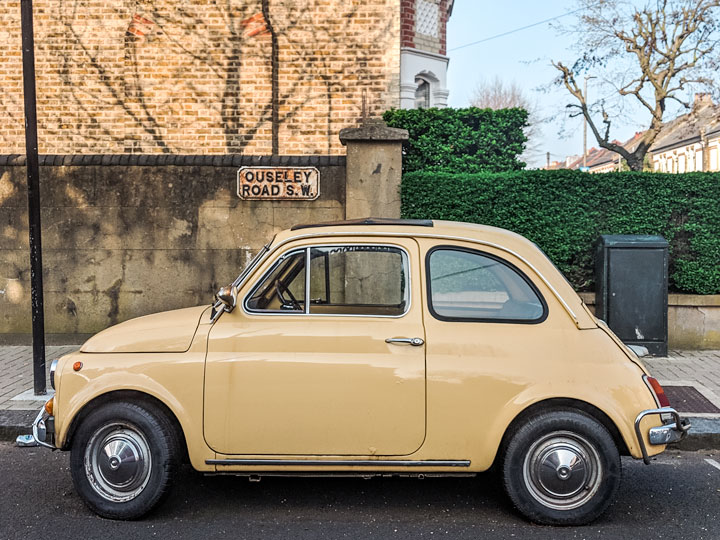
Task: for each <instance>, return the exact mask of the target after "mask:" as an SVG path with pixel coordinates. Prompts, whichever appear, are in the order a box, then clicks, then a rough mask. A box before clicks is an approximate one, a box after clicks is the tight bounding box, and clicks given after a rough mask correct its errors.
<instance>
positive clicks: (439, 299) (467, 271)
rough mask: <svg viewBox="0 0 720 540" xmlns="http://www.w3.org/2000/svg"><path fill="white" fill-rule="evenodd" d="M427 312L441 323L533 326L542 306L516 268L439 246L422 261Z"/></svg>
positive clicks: (481, 255) (541, 317)
mask: <svg viewBox="0 0 720 540" xmlns="http://www.w3.org/2000/svg"><path fill="white" fill-rule="evenodd" d="M427 270H428V293H429V294H428V299H429V306H430V311H431V313H432V314H433V315H434V316H435V317H436V318H438V319H441V320H453V321H456V320H457V321H484V322H519V323H537V322H541V321H543V320H544V319H545V317H546V316H547V305H546V304H545V301H544V299H543V298H542V296H541V295H540V292H539V291H538V290H537V289H536V288H535V286H534V285H533V284H532V282H531V281H530V280H529V279H528V278H527V277H526V276H525V275H523V274H522V273H521V272H520V271H519V270H518V269H517V268H515V267H514V266H512V265H511V264H509V263H507V262H506V261H503V260H501V259H499V258H497V257H494V256H492V255H489V254H487V253H480V252H477V251H474V250H468V249H461V248H451V247H440V248H436V249H433V250H432V251H431V252H430V253H429V254H428V258H427Z"/></svg>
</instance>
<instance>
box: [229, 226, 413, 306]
mask: <svg viewBox="0 0 720 540" xmlns="http://www.w3.org/2000/svg"><path fill="white" fill-rule="evenodd" d="M308 236H326V234H325V235H313V234H311V235H308ZM298 238H300V237H296V238H291V239H288V240H296V239H298ZM286 243H287V240H286V241H283V242H281V243H280V244H278V246H276V248H275V249H274V250H272V252H275V251H276V250H277V249H278V248H280V247H281V246H283V245H285V244H286ZM345 246H366V247H392V248H396V249H398V250H399V251H400V252H401V255H402V259H403V266H404V267H405V269H406V275H407V285H406V287H405V288H406V296H407V302H406V306H405V311H403V312H402V313H401V314H399V315H380V314H378V315H364V314H353V313H310V301H309V300H310V287H309V283H310V264H309V262H308V259H309V257H310V250H312V249H323V248H333V247H345ZM299 251H305V252H306V255H305V257H306V258H305V264H306V268H305V311H255V310H251V309H250V308H249V307H248V306H247V302H248V301H249V300H250V297H251V296H252V294H253V293H254V292H255V291H256V290H257V288H258V286H259V285H260V284H261V283H262V282H263V280H264V279H265V278H267V276H268V275H270V272H272V271H273V269H274V268H275V267H276V266H277V264H278V263H279V262H280V261H281V260H282V259H284V258H285V257H287V256H289V255H290V254H292V253H295V252H299ZM272 252H271V254H272ZM411 261H412V258H411V257H410V253H408V251H407V249H405V248H404V247H403V246H399V245H397V244H392V243H387V244H381V243H369V242H354V243H353V242H342V243H332V244H315V245H312V246H303V247H298V248H293V249H290V250H288V251H285V252H283V253H282V254H281V255H280V256H279V257H278V258H277V259H276V261H275V264H273V265H272V266H271V267H270V268H269V269H268V270H267V271H266V272H265V273H263V275H262V276H261V277H260V279H258V280H257V282H256V283H255V284H254V285H253V287H252V288H251V289H250V291H249V292H248V293H247V294H246V295H245V297H244V298H243V301H242V310H243V313H245V314H246V315H248V316H249V317H254V316H255V317H256V316H261V317H265V316H276V315H280V316H284V317H288V316H292V315H302V316H306V317H363V318H367V317H372V318H378V317H379V318H383V319H400V318H402V317H405V316H406V315H407V314H408V313H409V312H410V309H412V283H413V281H412V275H411V272H412V267H411Z"/></svg>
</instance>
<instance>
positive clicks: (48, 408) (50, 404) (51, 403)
mask: <svg viewBox="0 0 720 540" xmlns="http://www.w3.org/2000/svg"><path fill="white" fill-rule="evenodd" d="M54 405H55V398H54V397H51V398H50V399H48V400H47V401H46V402H45V412H46V413H48V414H49V415H50V416H52V413H53V406H54Z"/></svg>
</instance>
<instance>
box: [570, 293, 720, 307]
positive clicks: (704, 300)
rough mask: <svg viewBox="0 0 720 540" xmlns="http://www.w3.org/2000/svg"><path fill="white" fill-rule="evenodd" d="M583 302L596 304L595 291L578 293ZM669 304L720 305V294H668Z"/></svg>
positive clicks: (591, 304)
mask: <svg viewBox="0 0 720 540" xmlns="http://www.w3.org/2000/svg"><path fill="white" fill-rule="evenodd" d="M578 294H579V295H580V298H582V300H583V302H585V303H586V304H587V305H589V306H594V305H595V293H594V292H581V293H578ZM668 306H695V307H702V306H706V307H720V294H677V293H671V294H668Z"/></svg>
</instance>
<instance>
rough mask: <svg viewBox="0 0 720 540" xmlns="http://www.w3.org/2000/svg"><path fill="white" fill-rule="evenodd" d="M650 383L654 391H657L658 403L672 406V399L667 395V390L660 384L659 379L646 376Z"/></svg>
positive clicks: (662, 405)
mask: <svg viewBox="0 0 720 540" xmlns="http://www.w3.org/2000/svg"><path fill="white" fill-rule="evenodd" d="M645 379H646V380H647V382H648V384H649V385H650V388H652V391H653V392H655V396H656V397H657V400H658V403H659V404H660V406H661V407H669V406H670V400H669V399H668V398H667V396H666V395H665V390H663V387H662V386H661V385H660V383H659V382H658V380H657V379H656V378H655V377H645Z"/></svg>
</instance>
